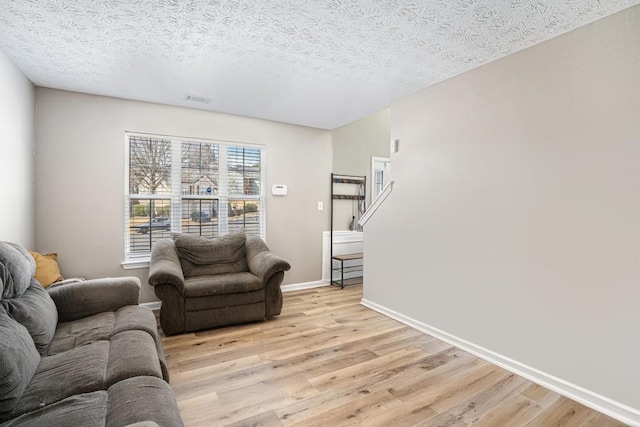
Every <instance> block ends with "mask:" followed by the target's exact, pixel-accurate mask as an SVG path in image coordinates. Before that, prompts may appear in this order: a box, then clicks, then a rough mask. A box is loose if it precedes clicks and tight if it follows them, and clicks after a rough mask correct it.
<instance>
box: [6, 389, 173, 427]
mask: <svg viewBox="0 0 640 427" xmlns="http://www.w3.org/2000/svg"><path fill="white" fill-rule="evenodd" d="M135 423H149V425H157V426H163V427H181V426H183V423H182V420H181V419H180V415H179V412H178V408H177V404H176V401H175V397H174V395H173V392H172V391H171V388H170V387H169V385H168V384H167V383H166V382H164V381H162V380H160V379H158V378H155V377H136V378H130V379H127V380H124V381H120V382H118V383H116V384H114V385H113V386H111V387H110V388H108V389H107V390H100V391H95V392H92V393H83V394H77V395H74V396H70V397H67V398H66V399H63V400H61V401H59V402H55V403H52V404H50V405H45V406H42V407H40V408H38V409H36V410H35V411H32V412H28V413H25V414H22V415H21V416H19V417H16V418H13V419H11V420H9V421H7V422H6V423H4V424H0V427H32V426H106V427H123V426H128V425H131V424H135Z"/></svg>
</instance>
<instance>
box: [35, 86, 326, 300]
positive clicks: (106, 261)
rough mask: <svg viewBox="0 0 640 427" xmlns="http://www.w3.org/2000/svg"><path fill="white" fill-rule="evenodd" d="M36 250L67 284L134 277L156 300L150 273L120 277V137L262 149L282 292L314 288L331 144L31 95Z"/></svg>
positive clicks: (182, 111)
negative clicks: (49, 255) (286, 265)
mask: <svg viewBox="0 0 640 427" xmlns="http://www.w3.org/2000/svg"><path fill="white" fill-rule="evenodd" d="M36 95H37V105H38V108H37V124H38V135H37V154H38V164H37V182H38V187H37V190H36V200H37V206H38V209H37V213H36V247H37V248H38V249H39V250H41V251H51V252H57V253H58V254H59V255H58V260H59V262H60V265H61V269H62V273H63V275H65V276H77V275H80V276H85V277H105V276H125V275H136V276H138V277H140V279H141V281H142V283H143V286H142V294H141V301H142V302H147V301H153V300H156V298H155V295H153V290H152V289H151V287H150V286H148V285H147V284H146V282H147V278H148V269H143V270H123V269H122V267H121V265H120V263H121V262H122V261H123V257H124V214H123V210H124V208H123V203H124V195H123V191H124V158H125V154H124V132H125V131H135V132H147V133H156V134H165V135H177V136H187V137H195V138H209V139H220V140H227V141H239V142H250V143H260V144H265V145H266V146H267V183H266V184H267V187H266V188H267V189H270V188H271V185H272V184H287V185H288V188H289V194H288V195H287V196H286V197H274V196H271V194H270V190H269V191H268V195H267V200H266V203H267V206H266V215H267V243H268V244H269V246H270V248H271V250H272V251H274V252H275V253H277V254H278V255H280V256H282V257H283V258H285V259H287V260H288V261H289V262H290V263H291V265H292V269H291V271H289V272H288V273H287V274H286V275H285V282H284V283H285V284H292V283H302V282H310V281H316V280H320V279H321V277H322V271H321V268H322V267H321V262H322V232H323V231H324V230H327V229H328V227H329V216H328V212H327V211H326V210H325V211H318V210H317V202H318V201H319V200H321V201H323V202H324V203H325V205H327V203H328V202H329V174H330V173H331V138H330V135H329V134H328V132H326V131H322V130H319V129H313V128H307V127H301V126H293V125H286V124H281V123H276V122H268V121H264V120H256V119H248V118H243V117H237V116H230V115H224V114H216V113H210V112H204V111H198V110H191V109H186V108H177V107H169V106H162V105H156V104H148V103H142V102H136V101H126V100H122V99H115V98H107V97H100V96H93V95H85V94H79V93H73V92H65V91H59V90H52V89H44V88H38V89H37V90H36Z"/></svg>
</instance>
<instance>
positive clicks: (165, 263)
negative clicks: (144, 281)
mask: <svg viewBox="0 0 640 427" xmlns="http://www.w3.org/2000/svg"><path fill="white" fill-rule="evenodd" d="M290 268H291V266H290V265H289V263H288V262H286V261H285V260H283V259H282V258H280V257H278V256H277V255H275V254H273V253H271V251H270V250H269V248H268V247H267V245H266V244H265V243H264V242H263V241H262V240H261V239H260V238H259V237H257V236H247V235H246V234H245V232H244V230H242V231H241V232H233V233H229V234H227V235H225V236H221V237H217V238H214V239H207V238H204V237H197V236H191V235H187V234H174V235H172V238H171V239H162V240H158V241H157V242H156V243H155V244H154V245H153V248H152V250H151V264H150V267H149V284H150V285H151V286H153V287H154V291H155V294H156V295H157V296H158V298H160V300H161V301H162V307H161V308H160V325H161V326H162V330H163V331H164V333H165V334H167V335H173V334H178V333H181V332H189V331H195V330H199V329H207V328H213V327H217V326H224V325H231V324H236V323H244V322H251V321H257V320H264V319H267V318H270V317H273V316H277V315H278V314H280V311H281V309H282V292H281V291H280V284H281V283H282V280H283V279H284V272H285V271H288V270H289V269H290Z"/></svg>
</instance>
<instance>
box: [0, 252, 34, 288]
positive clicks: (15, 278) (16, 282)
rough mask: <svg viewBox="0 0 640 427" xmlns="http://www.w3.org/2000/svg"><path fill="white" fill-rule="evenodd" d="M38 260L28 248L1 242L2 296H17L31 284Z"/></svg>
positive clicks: (0, 271)
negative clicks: (30, 253)
mask: <svg viewBox="0 0 640 427" xmlns="http://www.w3.org/2000/svg"><path fill="white" fill-rule="evenodd" d="M35 271H36V262H35V260H34V259H33V257H32V256H31V255H29V252H27V250H26V249H24V248H22V247H20V246H18V245H16V244H15V243H9V242H0V296H1V297H2V299H4V298H15V297H19V296H20V295H22V293H23V292H24V291H26V290H27V288H28V287H29V285H30V284H31V278H32V277H33V273H35Z"/></svg>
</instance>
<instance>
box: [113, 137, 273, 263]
mask: <svg viewBox="0 0 640 427" xmlns="http://www.w3.org/2000/svg"><path fill="white" fill-rule="evenodd" d="M126 153H127V167H126V172H125V173H126V174H127V176H126V182H127V187H126V196H125V224H126V226H125V258H126V259H127V260H135V259H138V258H146V257H148V256H149V254H150V252H151V246H152V245H153V243H154V242H156V241H157V240H158V239H162V238H167V237H170V235H171V233H172V232H178V233H187V234H194V235H198V236H204V237H216V236H219V235H224V234H227V233H228V232H229V231H233V230H237V229H242V228H244V229H246V230H247V233H248V234H255V235H258V236H261V237H262V238H264V237H265V225H264V224H265V221H264V193H263V189H264V181H265V178H264V177H265V167H264V164H265V149H264V148H263V147H262V146H255V145H243V144H235V143H229V142H221V141H206V140H194V139H186V138H174V137H164V136H154V135H144V134H134V133H126Z"/></svg>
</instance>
